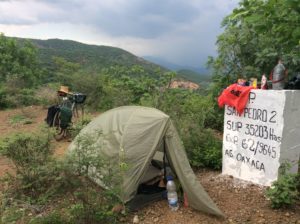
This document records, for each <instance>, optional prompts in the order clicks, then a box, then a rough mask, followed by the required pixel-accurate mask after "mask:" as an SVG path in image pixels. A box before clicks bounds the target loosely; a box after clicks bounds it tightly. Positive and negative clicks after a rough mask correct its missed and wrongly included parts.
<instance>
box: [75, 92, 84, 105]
mask: <svg viewBox="0 0 300 224" xmlns="http://www.w3.org/2000/svg"><path fill="white" fill-rule="evenodd" d="M85 100H86V95H85V94H83V93H73V96H72V101H73V102H75V103H78V104H81V103H84V101H85Z"/></svg>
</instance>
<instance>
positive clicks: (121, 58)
mask: <svg viewBox="0 0 300 224" xmlns="http://www.w3.org/2000/svg"><path fill="white" fill-rule="evenodd" d="M15 39H16V40H18V41H20V42H22V41H25V40H26V39H24V38H15ZM27 40H30V41H31V42H32V43H33V44H34V45H35V46H36V47H37V49H38V56H39V59H40V61H41V63H42V66H44V67H45V68H47V70H48V71H50V73H51V70H53V68H54V66H55V65H54V61H53V57H61V58H64V59H65V60H67V61H69V62H73V63H78V64H80V65H81V69H82V70H85V71H87V72H100V71H101V70H102V69H103V68H109V67H111V66H126V67H132V66H134V65H139V66H141V67H143V68H144V70H145V71H146V73H147V74H148V75H150V76H152V77H154V78H157V77H158V75H159V73H158V71H160V72H166V71H169V69H172V68H177V69H180V68H182V67H180V66H177V65H173V66H171V64H169V65H168V66H166V64H165V65H163V64H160V63H158V62H157V64H156V63H155V62H150V61H149V60H146V59H144V58H142V57H137V56H135V55H134V54H132V53H130V52H128V51H125V50H123V49H120V48H116V47H109V46H98V45H89V44H83V43H80V42H76V41H72V40H61V39H49V40H39V39H27ZM178 77H179V78H180V79H185V80H189V81H192V82H197V83H200V82H202V81H203V80H206V76H202V75H200V74H199V73H197V72H195V71H190V70H186V69H185V70H179V71H178Z"/></svg>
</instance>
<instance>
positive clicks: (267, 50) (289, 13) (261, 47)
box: [208, 0, 300, 89]
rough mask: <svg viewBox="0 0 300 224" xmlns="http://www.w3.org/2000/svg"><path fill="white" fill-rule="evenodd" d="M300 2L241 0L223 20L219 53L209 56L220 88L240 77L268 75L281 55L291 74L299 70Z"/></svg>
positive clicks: (218, 40)
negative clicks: (214, 56)
mask: <svg viewBox="0 0 300 224" xmlns="http://www.w3.org/2000/svg"><path fill="white" fill-rule="evenodd" d="M299 12H300V2H299V1H298V0H255V1H254V0H242V1H241V2H240V3H239V7H238V8H236V9H234V10H233V12H232V13H231V14H230V15H228V16H227V17H226V18H225V19H224V20H223V23H222V26H223V27H224V32H223V33H222V34H221V35H220V36H218V39H217V46H218V56H217V57H216V58H212V57H210V58H209V60H208V65H209V66H210V67H211V68H213V70H214V81H215V84H217V88H218V89H220V88H224V87H225V86H227V85H228V84H230V83H233V82H236V80H237V78H239V77H246V78H249V77H257V78H260V77H261V75H262V74H263V73H266V74H269V73H270V71H271V70H272V68H273V67H274V65H275V63H276V59H277V58H278V57H282V58H283V60H284V61H285V64H286V66H287V67H288V69H289V71H290V74H292V73H294V72H299V71H300V13H299Z"/></svg>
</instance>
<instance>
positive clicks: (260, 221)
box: [258, 219, 266, 223]
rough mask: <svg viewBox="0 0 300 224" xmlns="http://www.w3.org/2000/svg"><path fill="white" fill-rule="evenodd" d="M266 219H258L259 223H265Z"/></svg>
mask: <svg viewBox="0 0 300 224" xmlns="http://www.w3.org/2000/svg"><path fill="white" fill-rule="evenodd" d="M265 221H266V220H265V219H260V220H258V223H264V222H265Z"/></svg>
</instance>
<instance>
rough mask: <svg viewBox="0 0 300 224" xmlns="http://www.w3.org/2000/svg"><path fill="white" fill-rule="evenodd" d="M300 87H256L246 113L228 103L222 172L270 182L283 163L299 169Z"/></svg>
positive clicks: (257, 181)
mask: <svg viewBox="0 0 300 224" xmlns="http://www.w3.org/2000/svg"><path fill="white" fill-rule="evenodd" d="M299 155H300V91H297V90H252V91H251V93H250V96H249V102H248V104H247V106H246V108H245V111H244V113H243V114H242V115H241V116H239V115H238V114H237V113H235V110H234V108H232V107H230V106H226V107H225V117H224V135H223V170H222V174H228V175H232V176H234V177H236V178H240V179H242V180H247V181H251V182H252V183H256V184H260V185H264V186H270V185H271V184H272V182H273V181H275V180H277V178H278V171H279V166H280V164H282V163H283V162H285V161H288V162H289V163H290V164H292V168H291V170H290V171H291V172H294V173H296V172H297V171H298V160H299Z"/></svg>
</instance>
